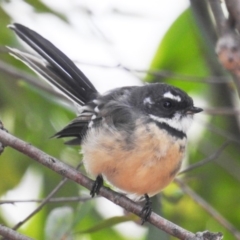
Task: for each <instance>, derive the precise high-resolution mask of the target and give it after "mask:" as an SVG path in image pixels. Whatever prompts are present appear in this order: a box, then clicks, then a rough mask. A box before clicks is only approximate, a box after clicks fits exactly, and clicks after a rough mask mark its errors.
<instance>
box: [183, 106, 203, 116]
mask: <svg viewBox="0 0 240 240" xmlns="http://www.w3.org/2000/svg"><path fill="white" fill-rule="evenodd" d="M202 111H203V109H202V108H198V107H194V106H192V107H189V108H188V109H186V112H185V113H186V114H195V113H199V112H202Z"/></svg>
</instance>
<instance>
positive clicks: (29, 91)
mask: <svg viewBox="0 0 240 240" xmlns="http://www.w3.org/2000/svg"><path fill="white" fill-rule="evenodd" d="M25 2H26V3H28V4H31V6H32V7H33V8H34V9H35V10H36V12H42V13H50V14H54V15H55V16H57V17H60V18H61V19H63V20H65V21H67V20H66V17H65V16H63V14H60V13H58V12H57V11H54V10H52V9H50V8H49V7H47V6H46V5H44V4H43V3H42V2H41V1H29V0H28V1H25ZM0 4H1V2H0ZM43 17H44V16H43ZM11 22H12V19H11V18H10V17H9V16H8V15H7V13H6V12H5V11H4V10H3V8H1V5H0V44H1V46H5V45H8V46H17V45H18V43H17V41H16V38H15V36H14V34H13V33H12V32H11V31H10V30H9V29H7V28H6V26H7V25H8V24H9V23H11ZM205 44H206V43H205V41H204V39H203V38H202V36H201V31H200V30H199V28H198V26H197V25H196V22H195V19H194V16H193V14H192V12H191V10H187V11H185V12H184V13H183V14H181V16H179V18H178V19H177V20H176V21H175V22H174V23H173V24H172V26H171V28H170V29H169V31H168V32H167V33H166V35H165V37H164V39H163V40H162V41H161V43H160V45H159V48H158V50H157V52H156V55H155V57H154V59H153V61H152V64H151V69H154V70H165V71H168V72H170V73H173V75H174V73H177V74H182V75H183V76H194V77H196V81H188V80H187V79H186V80H184V79H181V80H179V79H177V77H168V78H166V77H154V76H153V75H148V76H147V81H150V82H153V81H164V82H168V83H171V84H173V85H176V86H178V87H181V88H182V89H184V90H185V91H187V92H189V93H193V94H194V96H195V97H198V98H202V99H203V100H204V101H205V103H206V104H207V105H208V106H217V107H223V106H224V107H232V106H233V104H232V103H231V101H230V100H229V99H231V98H232V96H231V94H232V91H231V90H229V89H231V88H232V86H229V85H227V84H225V85H221V86H219V85H214V84H203V83H202V82H201V79H200V78H204V77H208V76H210V75H212V74H213V73H214V72H215V70H214V69H212V68H211V66H209V65H208V61H207V54H206V52H205ZM1 49H3V48H1ZM0 54H1V55H0V60H1V61H4V62H6V63H8V64H11V65H13V66H15V67H16V68H19V69H22V70H24V71H26V72H28V73H31V71H30V70H28V69H27V68H26V67H25V66H23V64H21V63H20V62H19V61H16V60H15V59H13V58H12V57H10V56H9V55H8V54H6V53H5V52H4V51H1V53H0ZM0 64H1V62H0ZM36 79H38V78H36ZM198 80H199V82H198ZM39 81H40V80H39ZM223 93H224V94H223ZM74 116H75V115H74V113H73V112H72V111H71V110H68V109H66V108H65V107H63V106H62V105H60V104H59V103H58V101H56V99H54V98H52V97H51V96H48V95H47V94H46V93H44V92H42V91H41V90H39V89H36V88H33V87H32V86H29V85H28V84H26V83H25V82H24V79H18V81H16V79H14V78H13V76H11V75H10V74H6V73H3V72H1V74H0V119H1V120H2V122H3V123H4V126H5V128H6V129H8V131H9V132H10V133H12V134H13V135H16V136H17V137H19V138H21V139H23V140H24V141H27V142H30V143H31V144H33V145H35V146H37V147H38V148H39V149H41V150H43V151H45V152H47V153H48V154H50V155H53V156H55V157H57V158H59V159H61V160H62V161H65V162H67V163H68V164H71V165H73V166H77V165H78V163H79V161H80V159H81V156H80V155H79V154H78V151H79V150H78V148H72V147H67V146H64V147H63V142H62V141H59V140H56V139H49V138H50V137H51V136H52V135H53V134H54V133H55V132H56V130H59V129H61V127H63V126H64V125H65V124H66V123H68V122H69V121H70V120H71V119H72V118H73V117H74ZM202 125H204V124H203V123H202ZM211 125H213V126H214V127H212V126H211ZM204 129H205V130H204V132H203V133H202V134H201V136H200V137H199V139H198V142H197V143H196V141H195V142H193V143H190V144H189V157H188V159H189V161H188V164H192V163H195V162H198V161H200V160H202V159H204V158H206V157H207V156H209V155H211V154H212V153H213V152H214V151H216V150H217V149H219V147H220V146H221V144H222V143H223V142H225V141H226V140H227V139H228V138H227V135H231V136H232V137H236V138H238V139H239V127H238V126H237V119H236V118H235V117H234V116H224V115H223V116H222V115H220V116H211V117H209V118H208V123H207V124H206V125H204ZM214 129H215V130H214ZM216 129H217V130H219V129H220V130H224V133H222V134H219V133H217V130H216ZM225 133H227V134H225ZM239 156H240V150H239V143H237V142H236V141H235V143H233V142H232V143H231V145H230V146H229V147H227V148H226V149H225V150H224V152H223V153H222V154H221V155H220V156H219V157H218V158H217V159H216V160H215V161H212V162H211V163H209V164H207V165H204V166H202V167H200V168H197V169H195V170H193V171H191V172H188V173H186V174H184V179H185V181H186V182H187V183H188V185H189V186H190V187H191V188H192V189H194V191H196V192H197V193H198V194H199V195H200V196H201V197H202V198H203V199H205V200H206V201H207V202H208V203H209V205H211V206H212V207H214V208H215V209H216V210H217V211H218V212H219V213H221V214H222V215H223V216H224V217H225V218H226V219H227V220H228V221H230V222H231V223H232V224H233V225H235V227H239V226H240V205H239V201H240V191H239V188H240V182H239V181H240V177H239V176H240V174H239V172H240V171H239V170H240V164H239V161H240V158H239ZM30 168H32V169H34V170H35V171H37V172H38V173H39V174H40V176H42V181H43V183H42V186H41V189H40V194H39V197H40V198H44V197H46V196H47V194H48V193H49V192H51V190H52V189H53V188H54V187H55V186H56V185H57V184H58V183H59V181H60V180H61V176H59V175H57V174H56V173H54V172H52V171H50V170H48V169H46V168H45V167H43V166H41V165H39V164H38V163H35V162H34V161H32V160H31V159H29V158H28V157H26V156H24V155H22V154H20V153H19V152H16V151H15V150H13V149H11V148H6V149H5V152H4V153H3V154H2V155H1V156H0V176H1V182H0V195H1V196H3V195H4V194H6V193H7V192H8V191H10V190H11V189H14V188H15V187H16V186H17V185H18V184H19V183H20V182H21V181H22V179H23V177H24V176H25V174H26V171H27V170H28V169H30ZM31 188H35V185H34V182H32V183H31ZM29 191H31V189H29ZM82 194H84V189H83V188H81V187H80V186H77V185H76V184H74V183H72V182H68V183H66V184H65V185H64V186H63V187H62V188H61V189H60V190H59V191H58V193H57V194H56V197H70V196H79V195H80V196H81V195H82ZM25 204H27V203H25ZM154 206H155V207H154V210H156V211H158V212H159V211H161V213H162V215H163V216H164V217H166V218H167V219H169V220H170V221H172V222H174V223H176V224H178V225H180V226H181V227H183V228H186V229H187V230H189V231H192V232H198V231H203V230H206V229H208V230H210V231H217V232H219V231H221V232H223V234H224V236H225V239H228V240H229V239H230V240H231V239H235V237H234V236H233V235H232V234H231V233H230V232H229V231H228V230H227V229H226V228H224V227H223V226H222V225H221V224H220V223H219V222H218V221H217V220H215V219H214V218H213V217H212V216H211V215H210V214H209V213H208V212H206V211H205V210H203V209H202V208H201V207H200V206H198V204H197V203H195V202H194V201H193V200H192V199H191V198H190V197H189V196H188V195H186V194H184V193H183V192H182V191H181V189H179V187H177V186H176V185H175V184H174V183H173V184H171V185H170V186H169V187H168V188H167V189H166V190H165V191H164V192H163V196H162V197H161V203H160V200H159V198H155V200H154ZM160 206H161V207H160ZM66 207H67V208H66ZM156 208H158V209H156ZM54 209H55V210H56V209H58V210H59V212H60V214H59V215H58V216H57V218H59V219H58V220H59V221H54V217H56V216H55V214H54V211H55V210H54ZM61 209H62V215H61ZM66 209H67V211H68V212H67V213H65V210H66ZM67 216H69V219H71V221H70V220H69V222H68V223H69V226H67V227H68V228H67V230H66V234H68V235H66V236H67V237H66V238H65V239H83V238H84V239H93V240H95V239H96V240H98V239H116V240H118V239H119V240H121V239H128V240H129V239H131V238H125V237H123V236H122V235H121V234H120V233H119V232H118V231H116V230H115V228H113V227H112V226H113V225H115V224H118V223H120V222H125V221H132V220H135V219H136V218H135V217H134V216H132V215H131V214H130V215H127V216H123V217H115V218H109V219H103V217H102V216H101V215H100V214H99V212H98V211H97V210H96V207H95V202H94V200H92V201H87V202H85V203H51V204H47V205H46V206H45V207H44V208H43V210H41V211H40V212H39V213H38V214H37V215H36V216H35V217H33V218H32V219H31V220H30V221H29V222H28V224H25V225H24V227H22V228H21V229H20V231H21V232H22V233H23V234H25V235H27V236H30V237H33V238H35V239H45V238H46V239H50V238H49V237H46V236H49V235H50V234H51V233H52V234H54V230H55V229H56V228H57V229H58V228H59V229H62V226H64V227H66V225H64V221H65V220H66V219H65V217H67ZM0 223H2V224H5V225H8V221H7V219H6V217H4V216H3V215H2V211H1V209H0ZM46 224H47V225H46ZM62 224H63V225H62ZM146 226H147V228H148V230H149V231H148V233H147V235H146V236H142V238H141V239H150V240H154V239H170V237H169V236H168V235H166V234H164V233H162V232H161V231H160V230H158V229H156V228H154V227H153V226H150V225H148V224H146ZM10 227H12V225H10ZM44 229H45V231H47V233H45V232H44ZM49 229H50V230H49ZM83 233H84V234H83ZM51 236H52V235H51ZM55 239H57V237H56V235H55Z"/></svg>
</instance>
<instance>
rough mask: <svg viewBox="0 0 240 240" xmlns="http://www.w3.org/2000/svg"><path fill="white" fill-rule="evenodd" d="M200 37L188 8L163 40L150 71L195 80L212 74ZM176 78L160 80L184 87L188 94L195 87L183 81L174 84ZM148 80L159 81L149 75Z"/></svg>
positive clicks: (194, 84) (193, 84)
mask: <svg viewBox="0 0 240 240" xmlns="http://www.w3.org/2000/svg"><path fill="white" fill-rule="evenodd" d="M199 34H200V33H199V31H198V28H197V26H196V24H195V21H194V18H193V16H192V13H191V11H190V10H189V9H188V10H186V11H184V12H183V13H182V14H181V15H180V16H179V17H178V18H177V20H176V21H175V22H174V23H173V24H172V26H171V27H170V29H169V30H168V32H167V33H166V35H165V36H164V38H163V40H162V41H161V43H160V45H159V47H158V49H157V52H156V54H155V56H154V58H153V60H152V63H151V65H150V69H154V70H164V71H168V72H171V73H176V74H181V75H187V76H195V77H205V76H207V75H208V73H209V71H208V67H207V65H206V61H205V56H204V51H203V49H202V48H203V47H202V46H203V44H202V43H201V38H200V35H199ZM174 79H175V78H172V77H169V78H161V81H162V80H164V81H165V80H167V82H168V83H169V82H170V83H171V84H174V85H175V86H179V87H181V88H184V90H186V91H188V90H190V89H191V90H193V89H194V88H195V87H196V83H195V82H193V83H190V82H187V81H184V80H182V79H181V81H179V80H177V81H174ZM147 80H148V81H151V82H153V81H159V79H156V78H154V77H153V76H150V75H148V76H147ZM200 87H203V85H200ZM198 90H199V89H198Z"/></svg>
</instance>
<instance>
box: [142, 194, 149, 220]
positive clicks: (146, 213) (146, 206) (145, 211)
mask: <svg viewBox="0 0 240 240" xmlns="http://www.w3.org/2000/svg"><path fill="white" fill-rule="evenodd" d="M144 197H145V204H144V206H143V208H142V211H141V216H142V222H141V224H142V225H143V224H144V223H145V222H146V221H147V220H148V219H149V217H150V215H151V213H152V202H151V200H150V198H149V196H148V195H147V194H144Z"/></svg>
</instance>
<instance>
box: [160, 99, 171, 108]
mask: <svg viewBox="0 0 240 240" xmlns="http://www.w3.org/2000/svg"><path fill="white" fill-rule="evenodd" d="M162 106H163V107H164V108H166V109H170V108H172V107H173V103H172V101H171V100H167V99H166V100H164V101H163V102H162Z"/></svg>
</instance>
